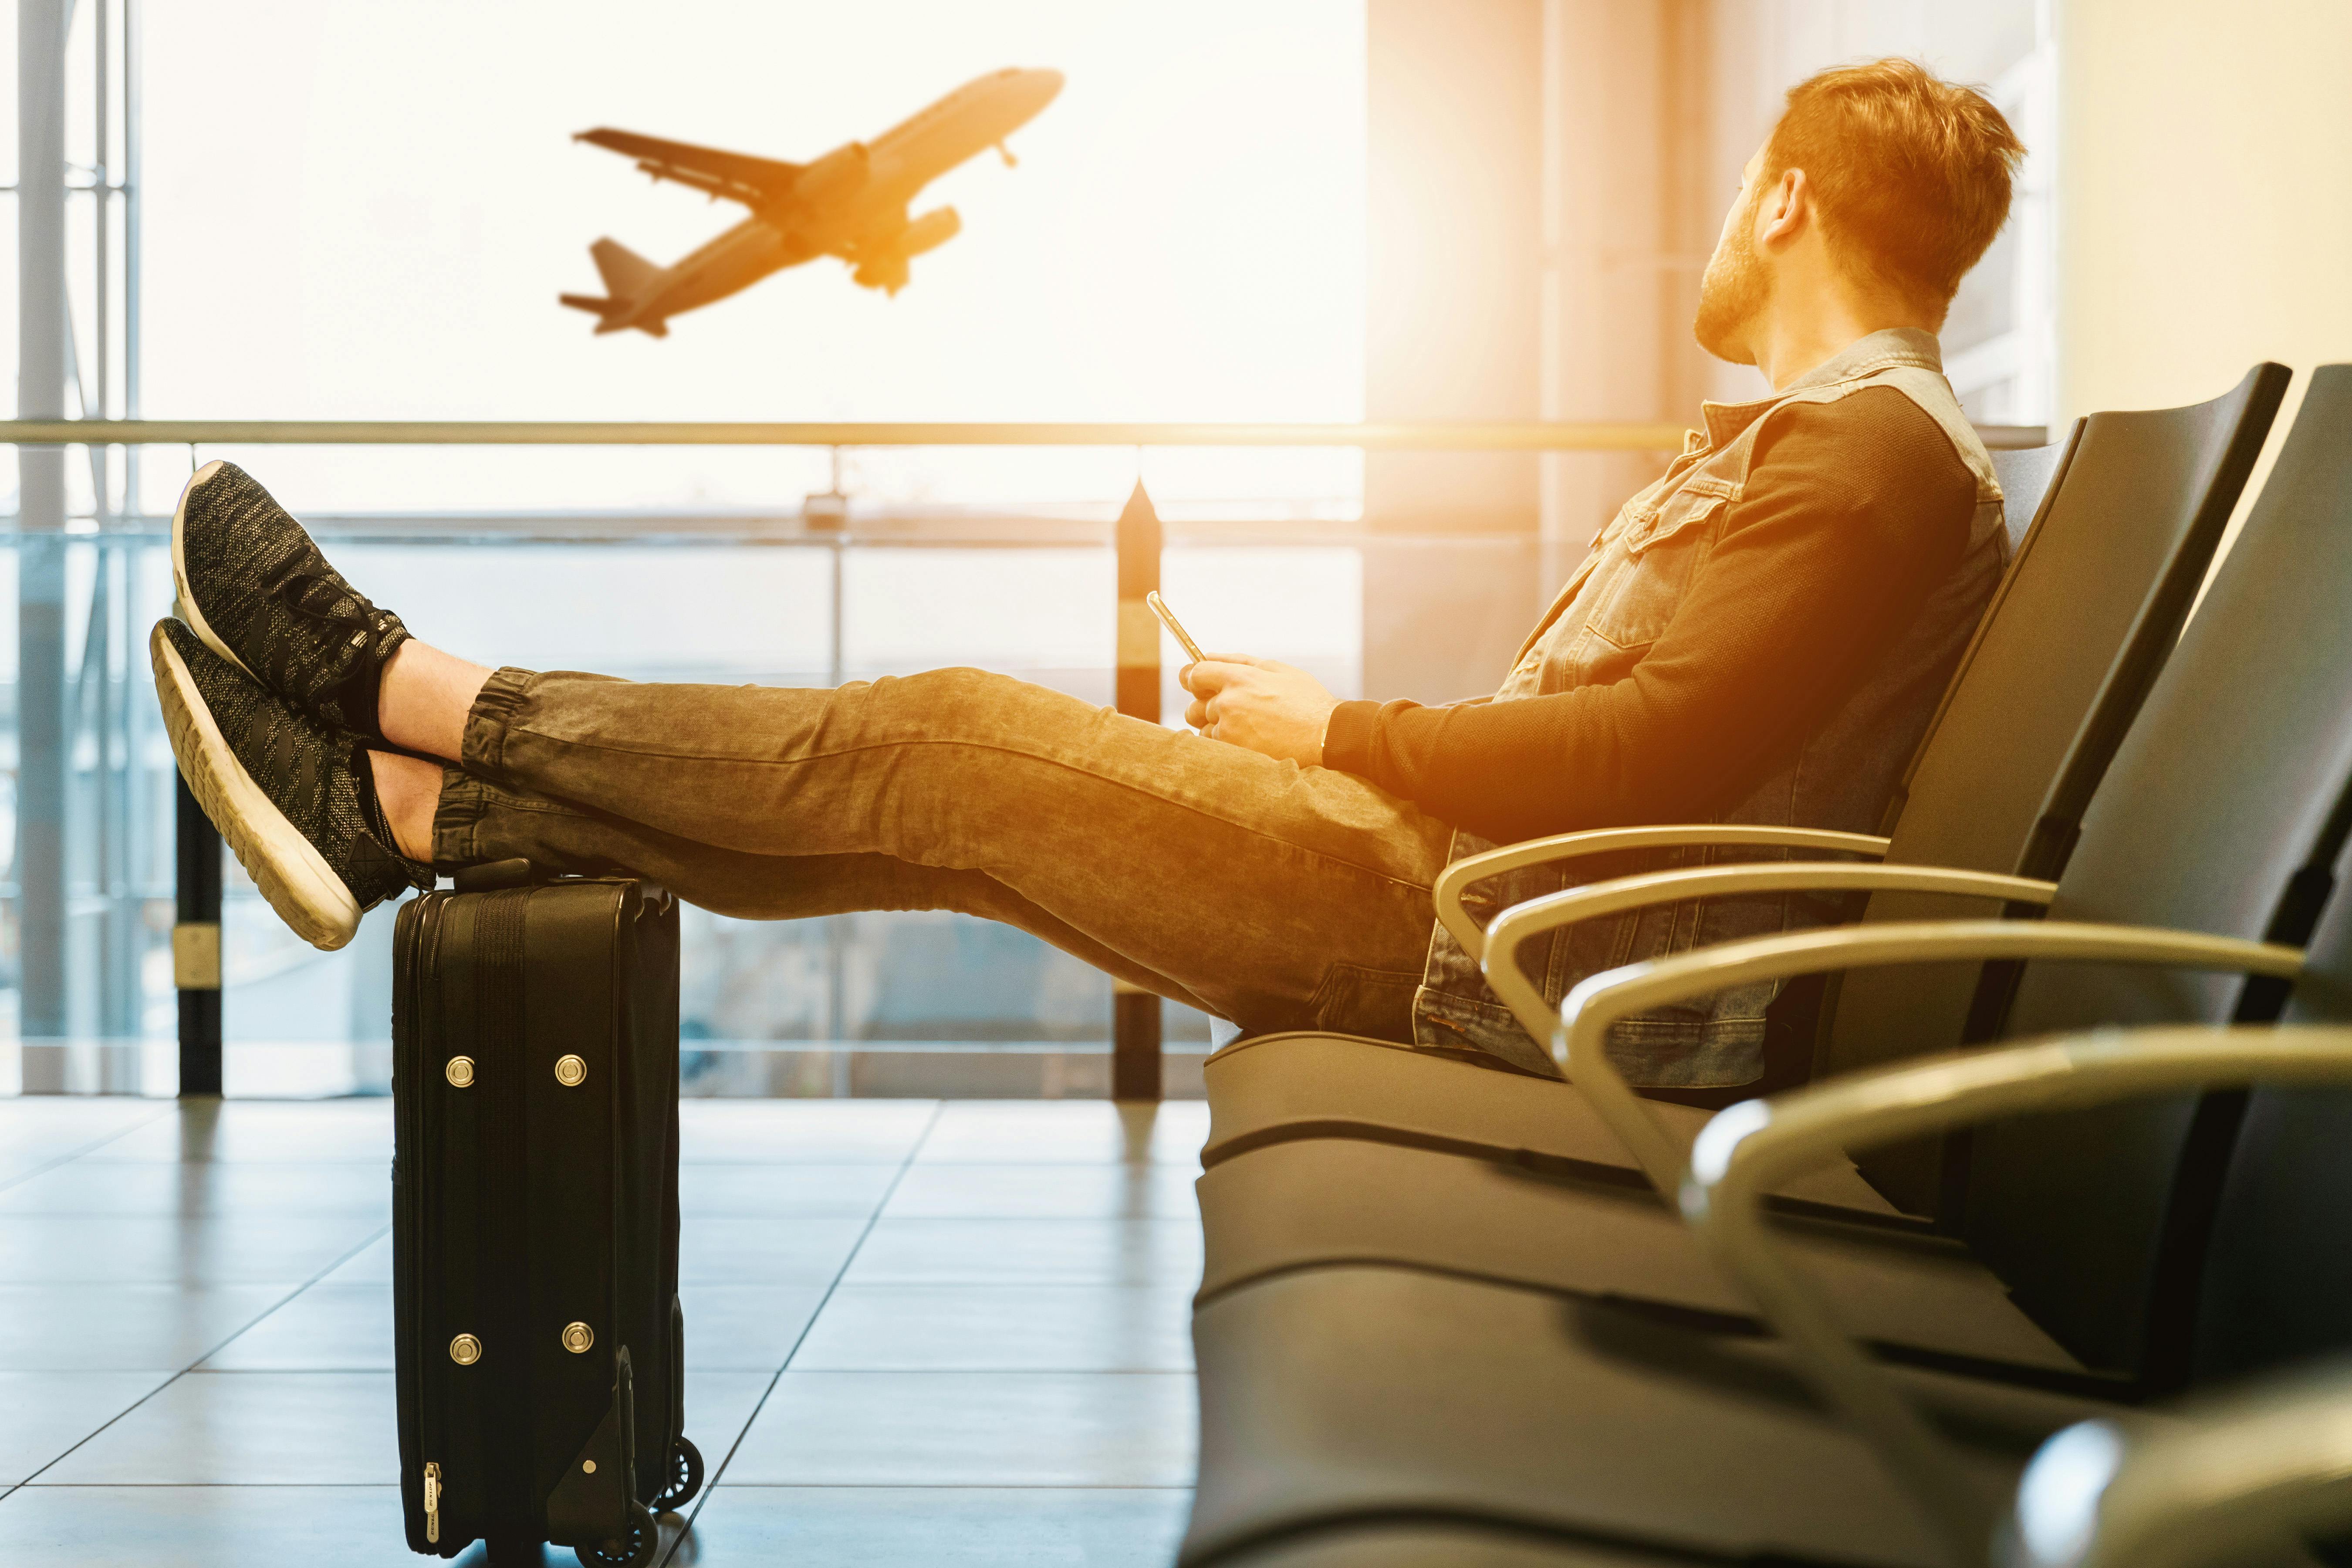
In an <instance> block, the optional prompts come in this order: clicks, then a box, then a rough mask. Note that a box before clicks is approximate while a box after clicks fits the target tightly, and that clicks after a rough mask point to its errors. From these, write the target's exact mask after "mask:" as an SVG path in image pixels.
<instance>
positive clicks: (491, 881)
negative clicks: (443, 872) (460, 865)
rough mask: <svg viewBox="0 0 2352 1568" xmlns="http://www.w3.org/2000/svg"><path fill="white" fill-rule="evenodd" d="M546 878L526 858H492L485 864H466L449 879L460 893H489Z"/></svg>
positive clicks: (541, 880)
mask: <svg viewBox="0 0 2352 1568" xmlns="http://www.w3.org/2000/svg"><path fill="white" fill-rule="evenodd" d="M546 880H547V878H546V877H545V876H543V875H541V872H540V870H539V868H537V867H535V866H533V865H532V864H531V863H530V861H528V860H493V861H491V862H489V863H488V865H485V866H468V867H467V868H465V869H464V870H462V871H460V872H458V873H457V875H456V876H454V877H452V878H451V879H450V881H451V882H452V883H453V884H454V885H455V886H456V888H457V891H459V892H461V893H490V892H496V891H497V890H498V889H500V888H528V887H530V885H531V884H532V883H533V882H543V881H546Z"/></svg>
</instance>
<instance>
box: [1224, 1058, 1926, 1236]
mask: <svg viewBox="0 0 2352 1568" xmlns="http://www.w3.org/2000/svg"><path fill="white" fill-rule="evenodd" d="M1204 1077H1205V1078H1206V1080H1207V1083H1208V1091H1209V1142H1208V1145H1207V1147H1205V1148H1204V1149H1202V1151H1201V1163H1202V1164H1203V1165H1207V1166H1212V1167H1213V1166H1215V1165H1216V1164H1217V1163H1219V1162H1220V1161H1223V1160H1229V1159H1231V1158H1233V1157H1234V1156H1235V1155H1237V1154H1241V1153H1245V1152H1248V1151H1250V1150H1252V1149H1258V1148H1263V1147H1265V1146H1266V1145H1268V1144H1272V1143H1281V1142H1290V1141H1292V1140H1296V1139H1300V1138H1328V1137H1341V1138H1355V1139H1368V1140H1372V1141H1376V1142H1391V1143H1402V1144H1409V1145H1412V1146H1413V1147H1416V1148H1423V1149H1439V1150H1448V1151H1451V1152H1456V1153H1461V1154H1467V1155H1472V1156H1475V1157H1478V1158H1483V1159H1489V1160H1506V1161H1509V1162H1511V1163H1517V1164H1520V1165H1524V1166H1527V1167H1528V1168H1530V1169H1535V1170H1555V1171H1559V1172H1562V1173H1580V1174H1586V1175H1593V1176H1599V1177H1601V1179H1603V1180H1608V1179H1611V1177H1612V1173H1614V1176H1615V1179H1618V1180H1625V1181H1639V1180H1640V1174H1639V1172H1638V1170H1637V1168H1636V1166H1635V1164H1634V1161H1633V1153H1632V1152H1630V1151H1629V1150H1627V1149H1626V1147H1625V1145H1624V1143H1623V1142H1622V1141H1620V1140H1619V1138H1618V1136H1617V1134H1616V1133H1614V1132H1612V1131H1610V1129H1609V1124H1608V1123H1607V1122H1605V1121H1601V1115H1600V1112H1598V1111H1596V1110H1593V1108H1592V1105H1591V1101H1589V1100H1586V1099H1585V1098H1584V1096H1583V1095H1582V1094H1581V1093H1580V1092H1579V1091H1578V1090H1577V1089H1576V1087H1575V1086H1574V1085H1573V1084H1570V1083H1568V1082H1566V1081H1564V1080H1562V1079H1543V1078H1535V1077H1532V1076H1530V1075H1528V1074H1526V1073H1519V1072H1512V1071H1509V1070H1507V1069H1504V1068H1489V1067H1482V1066H1480V1065H1478V1064H1477V1063H1475V1062H1470V1061H1465V1060H1463V1059H1461V1058H1455V1057H1448V1056H1442V1055H1439V1054H1438V1053H1436V1052H1433V1051H1425V1050H1420V1049H1417V1048H1415V1047H1412V1046H1400V1045H1396V1044H1394V1043H1392V1042H1390V1041H1385V1040H1365V1039H1358V1038H1356V1037H1352V1036H1349V1035H1318V1034H1291V1035H1261V1036H1257V1037H1254V1038H1251V1039H1246V1040H1240V1041H1236V1042H1235V1043H1234V1044H1233V1045H1230V1046H1228V1047H1225V1048H1224V1049H1223V1050H1222V1051H1219V1052H1217V1053H1216V1054H1215V1055H1214V1056H1213V1057H1211V1058H1209V1060H1208V1064H1207V1067H1206V1068H1205V1069H1204ZM1646 1103H1647V1105H1648V1107H1649V1110H1650V1111H1651V1113H1652V1114H1653V1115H1654V1116H1655V1117H1656V1118H1657V1120H1658V1122H1659V1125H1661V1126H1662V1127H1664V1129H1665V1130H1666V1132H1667V1134H1668V1136H1670V1137H1672V1138H1673V1139H1674V1140H1675V1142H1676V1143H1677V1144H1678V1145H1679V1146H1681V1147H1682V1148H1684V1149H1688V1148H1689V1147H1690V1145H1691V1143H1692V1142H1693V1141H1694V1140H1696V1138H1697V1137H1698V1131H1699V1129H1700V1128H1702V1127H1704V1126H1706V1123H1707V1119H1708V1118H1709V1117H1711V1116H1712V1115H1714V1112H1713V1111H1709V1110H1699V1109H1697V1108H1696V1107H1694V1106H1687V1105H1675V1104H1671V1103H1668V1102H1666V1101H1664V1100H1650V1101H1647V1102H1646ZM1780 1190H1781V1191H1782V1192H1783V1193H1785V1194H1788V1195H1790V1196H1794V1197H1801V1198H1804V1199H1806V1200H1808V1201H1811V1202H1814V1203H1822V1204H1829V1205H1833V1206H1836V1207H1841V1208H1853V1209H1860V1210H1863V1211H1865V1212H1868V1213H1874V1214H1881V1215H1893V1214H1895V1212H1896V1211H1895V1207H1894V1205H1891V1204H1889V1203H1888V1202H1887V1201H1886V1200H1885V1198H1883V1197H1881V1196H1880V1195H1879V1194H1878V1193H1877V1191H1876V1189H1874V1188H1873V1187H1872V1186H1871V1185H1870V1184H1869V1183H1867V1182H1865V1181H1864V1180H1863V1179H1862V1177H1861V1175H1860V1174H1859V1173H1856V1172H1855V1171H1854V1170H1853V1167H1852V1166H1849V1165H1843V1164H1841V1165H1839V1166H1836V1167H1834V1168H1832V1169H1829V1170H1825V1171H1819V1172H1811V1173H1807V1174H1806V1175H1804V1176H1801V1177H1799V1178H1798V1179H1797V1180H1795V1181H1793V1182H1791V1183H1790V1184H1788V1185H1787V1186H1785V1187H1783V1188H1782V1189H1780Z"/></svg>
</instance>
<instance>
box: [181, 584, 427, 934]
mask: <svg viewBox="0 0 2352 1568" xmlns="http://www.w3.org/2000/svg"><path fill="white" fill-rule="evenodd" d="M147 647H148V651H149V652H150V653H151V654H152V657H153V658H154V663H155V695H156V697H157V698H158V699H159V700H161V701H162V703H163V724H164V727H165V728H166V729H168V730H169V731H171V734H172V752H173V755H174V756H176V757H177V758H178V759H179V762H180V772H181V773H183V774H184V775H185V776H186V778H187V781H188V787H189V788H190V789H191V790H193V791H194V792H195V796H196V800H197V802H198V804H200V805H203V807H204V808H205V816H209V817H211V818H212V820H213V826H215V827H217V828H219V829H220V831H221V837H224V838H226V839H227V840H228V846H229V847H230V848H231V849H234V850H236V858H237V861H238V863H239V864H241V865H242V866H244V868H246V870H247V871H248V872H250V873H251V874H252V877H253V880H254V883H255V885H256V886H257V887H259V888H260V889H261V893H262V897H264V898H266V899H268V900H269V907H270V908H271V909H273V910H277V911H278V916H279V918H280V919H282V920H284V921H285V922H286V923H287V924H288V925H289V926H292V927H293V928H294V930H295V932H296V933H297V934H298V935H299V936H300V937H301V938H302V940H303V941H305V942H309V943H310V945H311V946H313V947H323V948H328V949H334V948H338V947H341V946H342V945H343V944H344V943H345V942H349V941H351V940H352V934H353V933H354V932H356V931H358V930H359V928H360V916H361V915H362V913H363V912H365V911H366V910H370V909H373V908H374V907H375V906H376V905H377V904H380V903H382V902H383V900H386V899H388V898H390V897H392V896H393V895H394V893H397V892H399V891H400V890H401V889H403V888H405V887H411V886H414V887H420V888H429V887H431V886H432V885H433V877H432V873H431V872H430V871H428V870H427V869H426V868H424V867H422V866H419V865H417V864H416V863H415V861H413V860H409V859H406V858H403V857H402V856H401V855H399V854H398V853H397V852H395V851H394V848H393V847H392V829H391V827H390V826H389V825H388V824H386V823H385V822H384V820H383V813H382V812H381V810H379V809H378V807H377V806H376V804H375V793H374V791H373V789H372V788H370V787H368V785H367V783H366V781H364V780H362V778H361V777H360V775H359V773H358V770H357V766H356V764H357V762H358V756H359V751H360V744H359V742H356V741H355V740H353V739H352V737H351V736H349V735H344V734H340V733H337V732H336V731H331V730H329V729H328V728H326V727H325V726H324V725H322V724H320V723H319V722H317V721H315V720H312V719H310V718H309V717H307V716H306V715H304V714H303V713H301V712H299V710H296V709H295V708H293V707H292V706H291V705H290V704H289V703H287V702H284V701H282V700H279V699H278V698H277V697H274V696H272V695H271V694H270V693H268V691H265V690H263V689H261V687H260V685H259V684H258V683H257V682H256V681H255V680H254V679H252V678H251V677H250V676H248V675H247V674H246V673H245V671H243V670H241V669H239V668H237V667H236V666H235V665H234V664H231V663H230V662H229V661H228V660H226V659H225V658H220V657H219V656H218V655H216V654H215V653H214V652H213V651H212V650H211V649H210V648H208V647H205V645H204V644H203V643H202V642H201V641H199V640H198V639H197V637H196V634H195V633H194V631H192V630H190V629H189V628H188V627H187V626H184V625H182V624H181V623H180V622H178V621H175V620H169V619H166V620H161V621H158V622H156V623H155V630H154V632H153V634H152V635H151V636H150V637H148V639H147Z"/></svg>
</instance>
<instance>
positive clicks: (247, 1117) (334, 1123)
mask: <svg viewBox="0 0 2352 1568" xmlns="http://www.w3.org/2000/svg"><path fill="white" fill-rule="evenodd" d="M173 1109H174V1112H175V1113H174V1114H173V1115H170V1116H165V1117H162V1118H159V1119H157V1120H156V1121H150V1122H147V1123H145V1124H144V1125H142V1126H140V1127H138V1128H135V1129H133V1130H132V1131H129V1132H126V1133H124V1134H123V1135H122V1136H121V1137H120V1138H117V1139H115V1140H113V1141H112V1142H109V1143H107V1144H106V1145H105V1146H103V1147H102V1148H99V1149H94V1150H92V1151H91V1152H89V1153H88V1154H86V1155H84V1156H83V1158H84V1159H89V1160H106V1161H113V1160H260V1161H268V1162H277V1161H307V1160H351V1161H373V1162H375V1163H378V1164H383V1163H385V1162H388V1161H389V1160H391V1158H392V1101H391V1100H389V1099H358V1100H282V1101H272V1100H180V1101H178V1102H177V1103H176V1105H175V1106H174V1108H173Z"/></svg>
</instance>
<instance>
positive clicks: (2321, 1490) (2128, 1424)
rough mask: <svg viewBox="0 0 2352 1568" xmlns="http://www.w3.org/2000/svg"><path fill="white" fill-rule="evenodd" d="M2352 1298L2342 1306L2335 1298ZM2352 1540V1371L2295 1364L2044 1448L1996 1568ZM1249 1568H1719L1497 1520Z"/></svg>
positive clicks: (1274, 1558) (2178, 1558)
mask: <svg viewBox="0 0 2352 1568" xmlns="http://www.w3.org/2000/svg"><path fill="white" fill-rule="evenodd" d="M2336 1300H2339V1301H2340V1300H2342V1298H2340V1297H2339V1298H2337V1299H2336ZM2347 1535H2352V1362H2347V1361H2344V1360H2341V1359H2338V1360H2335V1361H2332V1362H2329V1363H2322V1364H2320V1365H2318V1366H2296V1367H2294V1368H2292V1369H2291V1370H2290V1371H2289V1372H2288V1373H2284V1374H2276V1375H2273V1376H2272V1377H2270V1378H2266V1379H2263V1380H2261V1381H2260V1382H2259V1383H2257V1384H2254V1385H2253V1386H2251V1387H2246V1388H2240V1389H2235V1390H2232V1391H2231V1392H2229V1393H2228V1394H2224V1395H2221V1396H2220V1397H2210V1396H2209V1397H2207V1398H2205V1399H2201V1400H2197V1401H2192V1402H2191V1403H2190V1404H2189V1405H2187V1406H2185V1407H2183V1408H2179V1409H2174V1410H2166V1411H2162V1412H2160V1413H2142V1412H2136V1411H2135V1412H2116V1413H2115V1414H2113V1415H2101V1416H2098V1417H2095V1418H2093V1419H2090V1420H2086V1421H2081V1422H2077V1423H2076V1424H2074V1426H2067V1427H2064V1428H2063V1429H2062V1430H2060V1431H2059V1432H2058V1433H2056V1434H2055V1435H2054V1436H2052V1437H2051V1438H2050V1439H2049V1440H2048V1441H2047V1442H2045V1443H2043V1444H2042V1447H2041V1448H2040V1449H2039V1450H2037V1451H2036V1453H2035V1454H2034V1457H2033V1458H2032V1462H2031V1463H2029V1464H2028V1465H2027V1466H2026V1468H2025V1473H2024V1475H2023V1476H2022V1477H2021V1479H2020V1480H2019V1481H2018V1485H2017V1490H2016V1494H2015V1497H2014V1499H2013V1500H2012V1501H2011V1508H2010V1514H2009V1518H2008V1520H2007V1521H2005V1523H2004V1525H2003V1526H2002V1528H2001V1529H2000V1531H1999V1532H1998V1533H1997V1534H1996V1535H1995V1536H1994V1539H1993V1541H1992V1542H1991V1550H1990V1553H1989V1555H1990V1562H1991V1568H2245V1564H2246V1563H2248V1562H2249V1561H2253V1562H2267V1563H2280V1564H2300V1565H2303V1568H2309V1565H2310V1564H2312V1563H2313V1562H2314V1558H2313V1556H2312V1555H2311V1554H2310V1553H2309V1552H2306V1551H2305V1546H2306V1544H2307V1543H2308V1542H2312V1541H2314V1540H2334V1541H2340V1540H2342V1539H2344V1538H2345V1537H2346V1536H2347ZM1237 1560H1238V1561H1242V1562H1246V1563H1247V1564H1248V1565H1249V1568H1429V1565H1431V1564H1434V1563H1443V1564H1444V1565H1445V1568H1670V1565H1673V1564H1676V1563H1691V1564H1694V1565H1697V1564H1703V1563H1715V1564H1719V1563H1721V1562H1722V1559H1720V1558H1718V1557H1715V1556H1712V1555H1709V1556H1706V1557H1690V1556H1685V1555H1683V1554H1680V1553H1675V1552H1664V1551H1660V1550H1658V1549H1656V1548H1654V1547H1652V1546H1648V1545H1643V1546H1640V1547H1633V1546H1632V1545H1630V1543H1628V1544H1614V1543H1607V1542H1591V1541H1586V1542H1576V1541H1568V1540H1563V1539H1561V1538H1560V1537H1559V1536H1558V1535H1557V1534H1554V1533H1552V1532H1549V1531H1528V1530H1515V1529H1513V1528H1511V1527H1509V1526H1508V1525H1507V1524H1504V1523H1501V1522H1500V1521H1479V1520H1467V1519H1464V1520H1445V1519H1441V1518H1436V1517H1430V1518H1423V1519H1412V1518H1391V1519H1385V1520H1360V1521H1352V1522H1345V1523H1338V1524H1335V1525H1332V1526H1330V1527H1328V1528H1323V1529H1308V1530H1306V1531H1300V1532H1298V1533H1297V1534H1295V1535H1292V1536H1289V1537H1287V1538H1285V1539H1282V1540H1278V1541H1275V1542H1267V1543H1264V1544H1260V1545H1257V1546H1255V1547H1254V1548H1251V1549H1248V1550H1245V1551H1244V1552H1241V1553H1239V1554H1238V1558H1237Z"/></svg>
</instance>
